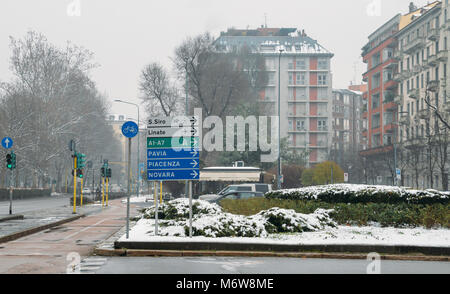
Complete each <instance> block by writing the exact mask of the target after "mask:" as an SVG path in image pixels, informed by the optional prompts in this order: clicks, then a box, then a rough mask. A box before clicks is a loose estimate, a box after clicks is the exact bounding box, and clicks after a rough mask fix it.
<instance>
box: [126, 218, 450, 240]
mask: <svg viewBox="0 0 450 294" xmlns="http://www.w3.org/2000/svg"><path fill="white" fill-rule="evenodd" d="M164 229H165V230H169V231H170V233H171V235H173V234H175V233H179V234H180V235H184V229H183V227H181V226H174V227H170V228H164ZM119 241H134V242H145V241H147V242H216V243H230V242H233V243H265V244H289V245H297V244H298V245H302V244H303V245H312V244H314V245H319V244H328V245H331V244H337V245H350V244H352V245H364V244H365V245H409V246H430V247H450V230H449V229H432V230H429V229H425V228H411V229H397V228H381V227H378V226H367V227H355V226H338V227H336V228H332V227H328V228H325V229H324V230H321V231H315V232H303V233H290V234H271V235H269V236H268V237H266V238H243V237H240V238H237V237H236V238H231V237H226V238H208V237H203V236H201V237H193V238H189V237H174V236H167V237H161V236H155V235H154V220H153V219H141V220H139V221H138V222H137V223H136V225H135V226H134V227H133V228H132V229H131V230H130V235H129V239H126V236H125V235H124V236H122V237H121V238H120V239H119Z"/></svg>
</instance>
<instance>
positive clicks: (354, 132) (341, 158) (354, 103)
mask: <svg viewBox="0 0 450 294" xmlns="http://www.w3.org/2000/svg"><path fill="white" fill-rule="evenodd" d="M332 105H333V106H332V110H333V112H332V119H333V121H332V145H331V152H330V159H331V160H333V161H334V162H336V163H337V164H339V166H340V167H342V168H344V169H346V170H347V168H348V166H349V165H350V164H351V162H352V160H351V159H353V158H355V154H357V153H358V152H359V151H361V150H362V148H363V140H362V136H361V131H362V126H363V125H362V111H363V109H362V92H357V91H351V90H347V89H335V90H333V102H332Z"/></svg>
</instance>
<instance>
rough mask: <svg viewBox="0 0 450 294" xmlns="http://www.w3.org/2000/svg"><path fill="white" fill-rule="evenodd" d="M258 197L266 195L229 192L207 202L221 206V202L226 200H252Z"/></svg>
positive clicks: (249, 192)
mask: <svg viewBox="0 0 450 294" xmlns="http://www.w3.org/2000/svg"><path fill="white" fill-rule="evenodd" d="M256 197H264V193H262V192H252V191H234V192H228V193H226V194H224V195H220V196H219V197H217V198H214V199H210V200H207V201H208V202H210V203H217V204H220V202H221V201H222V200H224V199H233V200H236V199H250V198H256Z"/></svg>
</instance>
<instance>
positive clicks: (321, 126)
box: [317, 120, 328, 132]
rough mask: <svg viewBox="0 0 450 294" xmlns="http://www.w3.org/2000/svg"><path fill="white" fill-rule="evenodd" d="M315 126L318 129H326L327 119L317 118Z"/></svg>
mask: <svg viewBox="0 0 450 294" xmlns="http://www.w3.org/2000/svg"><path fill="white" fill-rule="evenodd" d="M317 126H318V129H319V131H323V132H324V131H327V130H328V129H327V121H326V120H318V121H317Z"/></svg>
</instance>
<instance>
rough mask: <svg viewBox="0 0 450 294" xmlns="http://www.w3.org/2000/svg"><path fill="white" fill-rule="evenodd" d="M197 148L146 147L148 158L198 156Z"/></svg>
mask: <svg viewBox="0 0 450 294" xmlns="http://www.w3.org/2000/svg"><path fill="white" fill-rule="evenodd" d="M198 157H199V151H198V149H183V148H167V149H147V158H148V159H169V158H172V159H173V158H198Z"/></svg>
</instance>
